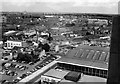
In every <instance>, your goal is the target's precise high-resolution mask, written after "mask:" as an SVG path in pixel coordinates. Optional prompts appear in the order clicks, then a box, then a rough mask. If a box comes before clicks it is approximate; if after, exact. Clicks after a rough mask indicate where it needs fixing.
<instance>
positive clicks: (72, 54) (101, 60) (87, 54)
mask: <svg viewBox="0 0 120 84" xmlns="http://www.w3.org/2000/svg"><path fill="white" fill-rule="evenodd" d="M109 50H110V48H103V47H94V46H86V45H85V46H84V45H82V46H78V47H77V48H75V49H72V50H70V51H68V53H67V54H66V56H64V57H62V58H60V59H59V60H58V61H59V62H62V63H69V64H73V65H74V64H77V65H81V66H82V65H83V66H90V67H95V68H101V69H105V70H107V69H108V61H109Z"/></svg>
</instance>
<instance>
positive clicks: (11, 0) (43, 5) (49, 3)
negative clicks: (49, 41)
mask: <svg viewBox="0 0 120 84" xmlns="http://www.w3.org/2000/svg"><path fill="white" fill-rule="evenodd" d="M119 1H120V0H0V6H1V7H0V11H18V12H23V11H27V12H55V13H56V12H58V13H59V12H64V13H101V14H117V13H118V2H119Z"/></svg>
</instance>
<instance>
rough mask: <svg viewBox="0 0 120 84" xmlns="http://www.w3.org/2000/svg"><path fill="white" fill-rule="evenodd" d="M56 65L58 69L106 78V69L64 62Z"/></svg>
mask: <svg viewBox="0 0 120 84" xmlns="http://www.w3.org/2000/svg"><path fill="white" fill-rule="evenodd" d="M57 66H58V68H60V69H65V70H70V71H77V72H81V73H83V74H86V75H92V76H98V77H103V78H107V74H108V71H107V70H102V69H96V68H91V67H85V66H76V65H70V64H64V63H58V65H57Z"/></svg>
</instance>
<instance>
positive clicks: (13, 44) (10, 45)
mask: <svg viewBox="0 0 120 84" xmlns="http://www.w3.org/2000/svg"><path fill="white" fill-rule="evenodd" d="M13 46H21V44H19V43H5V47H13Z"/></svg>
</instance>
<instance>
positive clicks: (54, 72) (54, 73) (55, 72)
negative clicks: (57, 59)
mask: <svg viewBox="0 0 120 84" xmlns="http://www.w3.org/2000/svg"><path fill="white" fill-rule="evenodd" d="M68 73H69V71H58V70H55V69H50V70H49V71H48V72H46V73H45V74H44V75H45V76H49V77H53V78H59V79H63V78H64V76H65V75H67V74H68Z"/></svg>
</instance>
